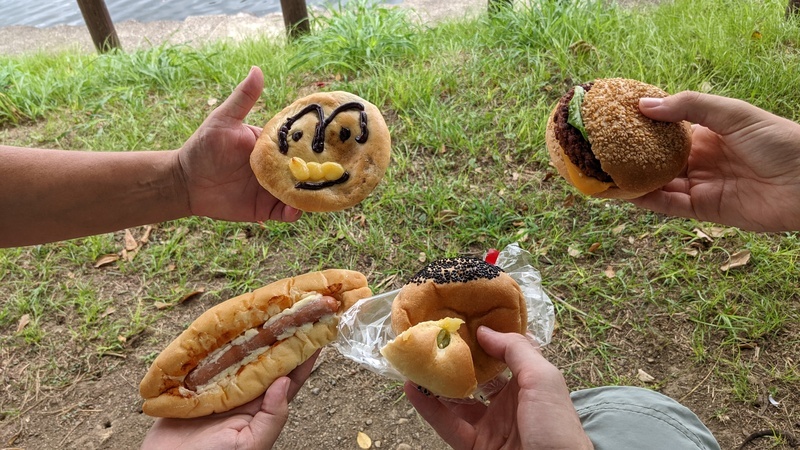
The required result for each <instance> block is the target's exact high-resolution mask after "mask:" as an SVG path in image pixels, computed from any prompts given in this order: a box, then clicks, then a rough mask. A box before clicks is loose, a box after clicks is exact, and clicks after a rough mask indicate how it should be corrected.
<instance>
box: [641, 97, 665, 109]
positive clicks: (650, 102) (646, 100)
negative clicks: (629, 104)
mask: <svg viewBox="0 0 800 450" xmlns="http://www.w3.org/2000/svg"><path fill="white" fill-rule="evenodd" d="M663 104H664V99H663V98H653V97H642V98H640V99H639V107H641V108H658V107H659V106H661V105H663Z"/></svg>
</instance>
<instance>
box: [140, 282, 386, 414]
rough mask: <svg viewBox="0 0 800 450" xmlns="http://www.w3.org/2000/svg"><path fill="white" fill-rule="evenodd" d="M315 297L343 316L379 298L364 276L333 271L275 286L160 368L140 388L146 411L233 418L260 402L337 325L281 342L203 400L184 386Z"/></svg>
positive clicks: (210, 313)
mask: <svg viewBox="0 0 800 450" xmlns="http://www.w3.org/2000/svg"><path fill="white" fill-rule="evenodd" d="M313 292H318V293H321V294H323V295H329V296H331V297H334V298H336V299H337V300H339V301H340V302H341V305H340V309H339V314H341V313H342V312H343V311H344V310H345V309H347V308H349V307H350V306H352V305H353V303H355V302H356V301H357V300H359V299H360V298H364V297H368V296H370V295H372V291H371V290H370V289H369V287H368V285H367V280H366V277H365V276H364V275H363V274H361V273H359V272H356V271H351V270H343V269H328V270H324V271H321V272H311V273H307V274H303V275H300V276H297V277H293V278H285V279H283V280H279V281H276V282H274V283H271V284H268V285H266V286H264V287H261V288H259V289H256V290H255V291H253V292H249V293H246V294H243V295H240V296H238V297H234V298H232V299H229V300H227V301H225V302H222V303H220V304H218V305H216V306H214V307H212V308H210V309H208V310H206V311H205V312H204V313H203V314H201V315H200V316H199V317H198V318H197V319H195V321H194V322H192V324H191V325H189V327H188V328H187V329H186V330H184V331H183V333H181V334H180V335H179V336H178V337H177V338H176V339H175V340H173V341H172V342H171V343H170V344H169V345H168V346H167V347H166V348H165V349H164V350H163V351H162V352H161V354H159V355H158V357H157V358H156V359H155V361H153V364H152V365H151V366H150V369H149V370H148V372H147V374H145V376H144V378H143V379H142V381H141V383H140V385H139V393H140V394H141V396H142V398H144V399H145V403H144V405H143V411H144V412H145V413H146V414H148V415H152V416H157V417H198V416H202V415H206V414H210V413H212V412H222V411H227V410H229V409H231V408H234V407H236V406H239V405H242V404H244V403H247V402H248V401H250V400H252V399H254V398H256V397H258V396H259V395H261V394H262V393H263V392H264V391H265V390H266V388H267V387H269V385H270V384H271V383H272V381H274V380H275V379H277V378H278V377H280V376H283V375H286V374H287V373H289V372H290V371H291V370H292V369H294V368H295V367H297V366H298V365H300V364H301V363H302V362H303V361H305V360H306V359H308V357H309V356H311V354H313V353H314V351H316V349H317V348H319V347H321V346H323V345H326V344H328V343H329V342H330V341H331V340H332V339H333V338H335V336H336V325H337V322H338V317H336V318H335V319H334V320H332V321H329V322H328V323H317V324H315V325H314V326H313V327H312V328H311V330H305V331H303V330H300V331H298V334H296V335H295V336H293V337H290V338H288V339H284V340H282V341H280V342H278V343H277V344H275V345H274V346H273V347H272V348H271V349H270V350H268V351H266V352H265V353H263V354H262V355H260V356H259V357H258V359H257V360H255V361H253V362H251V363H249V364H247V365H246V366H244V367H243V369H242V370H241V371H240V373H239V375H237V376H236V377H235V379H233V380H231V379H228V380H223V381H221V382H220V383H217V385H215V386H212V388H210V389H207V390H204V391H203V392H202V393H201V392H200V391H199V390H198V392H197V393H195V392H192V391H189V390H186V389H185V385H184V378H185V377H186V375H187V374H188V373H189V372H190V371H191V370H192V369H194V368H195V367H196V366H197V365H198V364H199V363H200V361H202V360H203V359H204V358H205V357H206V356H208V355H210V354H211V353H212V352H213V351H214V350H216V349H218V348H220V347H222V346H224V345H226V344H228V343H229V342H230V341H232V340H233V339H235V338H236V337H238V336H239V335H241V334H242V333H243V332H245V331H246V330H249V329H251V328H254V327H257V326H259V325H261V324H262V323H264V322H265V321H266V320H267V319H268V318H269V317H271V316H274V315H275V314H278V313H279V312H280V311H282V310H284V309H286V308H289V307H291V306H292V304H294V303H295V302H296V301H298V300H300V299H301V298H302V297H303V296H304V294H307V293H313Z"/></svg>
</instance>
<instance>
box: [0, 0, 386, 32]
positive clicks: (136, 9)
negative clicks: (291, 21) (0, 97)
mask: <svg viewBox="0 0 800 450" xmlns="http://www.w3.org/2000/svg"><path fill="white" fill-rule="evenodd" d="M398 2H399V1H387V2H384V3H398ZM105 3H106V7H107V8H108V12H109V14H110V15H111V20H113V21H114V22H122V21H125V20H137V21H139V22H153V21H156V20H184V19H186V18H187V17H189V16H203V15H212V14H231V15H232V14H238V13H249V14H252V15H254V16H264V15H266V14H270V13H276V12H280V10H281V4H280V0H227V1H225V0H105ZM341 3H342V4H344V3H346V0H343V1H342V2H341ZM306 4H307V5H308V6H309V7H311V6H318V5H326V4H331V3H330V2H329V1H326V0H306ZM333 4H334V5H338V4H339V2H335V3H333ZM11 25H28V26H34V27H52V26H55V25H76V26H77V25H84V21H83V16H82V15H81V10H80V8H79V7H78V2H77V0H0V27H6V26H11Z"/></svg>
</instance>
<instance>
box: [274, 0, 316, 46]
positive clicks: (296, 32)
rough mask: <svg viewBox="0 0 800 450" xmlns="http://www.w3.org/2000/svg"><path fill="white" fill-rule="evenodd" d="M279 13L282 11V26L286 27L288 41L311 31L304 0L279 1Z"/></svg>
mask: <svg viewBox="0 0 800 450" xmlns="http://www.w3.org/2000/svg"><path fill="white" fill-rule="evenodd" d="M281 11H283V24H284V25H286V33H287V34H288V35H289V38H290V39H291V38H296V37H298V36H300V35H302V34H306V33H308V32H309V31H310V30H311V27H310V25H309V23H308V8H307V7H306V0H281Z"/></svg>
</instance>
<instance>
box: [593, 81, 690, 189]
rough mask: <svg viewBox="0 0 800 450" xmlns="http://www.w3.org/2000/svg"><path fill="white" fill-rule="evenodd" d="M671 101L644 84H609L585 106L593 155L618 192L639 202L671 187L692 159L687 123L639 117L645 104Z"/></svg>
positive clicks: (596, 90)
mask: <svg viewBox="0 0 800 450" xmlns="http://www.w3.org/2000/svg"><path fill="white" fill-rule="evenodd" d="M667 95H668V94H667V93H666V92H665V91H663V90H662V89H660V88H658V87H656V86H653V85H650V84H647V83H643V82H641V81H637V80H630V79H625V78H606V79H599V80H595V83H594V85H593V86H592V89H590V90H589V91H588V92H587V93H586V97H585V99H584V101H583V106H582V107H581V114H582V115H583V121H584V125H585V126H586V133H587V134H588V135H589V139H590V140H591V143H592V152H593V153H594V154H595V156H596V157H597V159H598V160H599V161H600V165H601V167H602V168H603V171H604V172H606V173H607V174H609V175H611V178H612V179H613V180H614V183H615V184H616V185H617V187H619V188H620V190H622V191H626V192H627V193H629V194H630V195H635V196H637V197H638V196H641V195H644V194H646V193H648V192H651V191H654V190H656V189H658V188H660V187H662V186H664V185H665V184H667V183H669V182H670V181H672V180H673V179H674V178H675V177H676V176H677V175H678V174H679V173H680V172H681V170H682V169H683V168H684V166H685V165H686V161H687V160H688V158H689V151H690V150H691V145H692V141H691V127H690V126H689V124H688V123H686V122H679V123H670V122H660V121H655V120H652V119H650V118H648V117H646V116H645V115H644V114H642V113H641V112H640V111H639V99H640V98H642V97H666V96H667ZM609 194H610V193H609Z"/></svg>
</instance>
